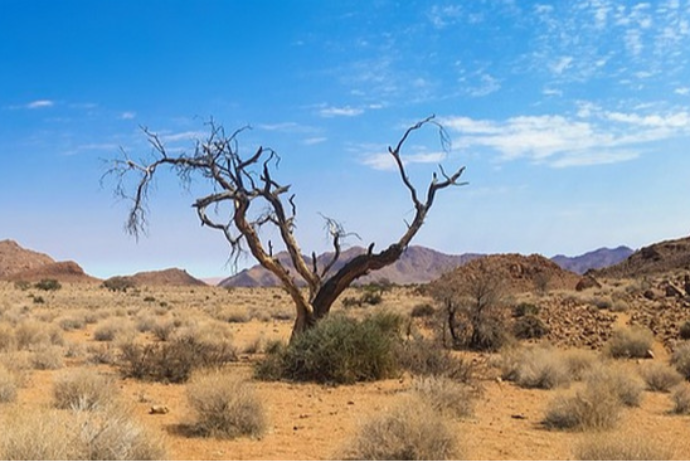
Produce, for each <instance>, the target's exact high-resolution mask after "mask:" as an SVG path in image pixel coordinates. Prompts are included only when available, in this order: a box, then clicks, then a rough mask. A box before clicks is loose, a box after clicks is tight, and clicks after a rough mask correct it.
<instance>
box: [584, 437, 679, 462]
mask: <svg viewBox="0 0 690 462" xmlns="http://www.w3.org/2000/svg"><path fill="white" fill-rule="evenodd" d="M575 458H576V459H578V460H672V459H673V453H672V452H671V451H670V450H669V449H668V448H666V447H662V446H660V445H658V444H656V443H654V442H652V441H649V439H648V438H645V437H643V436H635V437H626V438H621V437H616V438H611V437H610V436H604V435H598V434H595V435H588V436H587V437H586V438H585V439H584V440H583V441H581V442H580V444H578V446H577V448H576V449H575Z"/></svg>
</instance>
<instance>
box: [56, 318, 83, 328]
mask: <svg viewBox="0 0 690 462" xmlns="http://www.w3.org/2000/svg"><path fill="white" fill-rule="evenodd" d="M58 325H59V326H60V328H61V329H62V330H64V331H72V330H78V329H83V328H84V326H85V325H86V323H85V322H84V318H83V317H77V316H68V317H64V318H62V319H60V320H59V321H58Z"/></svg>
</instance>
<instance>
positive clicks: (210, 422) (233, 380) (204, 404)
mask: <svg viewBox="0 0 690 462" xmlns="http://www.w3.org/2000/svg"><path fill="white" fill-rule="evenodd" d="M187 400H188V401H189V404H190V406H191V407H192V409H193V410H194V415H195V420H194V423H193V424H192V429H193V431H194V432H195V433H197V434H199V435H203V436H214V437H219V438H229V439H231V438H236V437H238V436H251V437H255V438H258V437H261V436H262V435H263V434H264V433H265V432H266V413H265V411H264V407H263V404H262V402H261V401H260V400H259V398H258V397H257V396H256V394H255V392H254V388H253V386H252V385H251V383H249V382H248V381H246V380H244V379H242V378H241V377H238V376H235V375H228V374H225V373H222V372H220V371H215V372H211V373H206V374H203V375H198V376H194V377H193V379H192V381H191V382H190V383H189V385H187Z"/></svg>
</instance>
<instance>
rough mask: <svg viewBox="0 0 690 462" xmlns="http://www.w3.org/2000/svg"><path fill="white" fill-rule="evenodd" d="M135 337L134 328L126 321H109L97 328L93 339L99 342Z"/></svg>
mask: <svg viewBox="0 0 690 462" xmlns="http://www.w3.org/2000/svg"><path fill="white" fill-rule="evenodd" d="M134 335H135V330H134V326H133V325H132V324H131V323H130V322H129V321H126V320H124V319H108V320H105V321H103V322H101V323H99V324H98V325H97V326H96V329H95V330H94V331H93V338H94V340H96V341H98V342H112V341H113V340H115V339H117V340H126V339H127V338H130V337H133V336H134Z"/></svg>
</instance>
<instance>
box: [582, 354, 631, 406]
mask: <svg viewBox="0 0 690 462" xmlns="http://www.w3.org/2000/svg"><path fill="white" fill-rule="evenodd" d="M585 383H586V385H587V387H588V388H591V389H593V390H603V389H608V390H609V392H610V393H611V394H612V395H613V396H615V397H617V398H618V400H619V401H620V403H621V404H623V405H625V406H628V407H637V406H639V405H640V401H641V399H642V391H643V390H644V384H643V382H642V380H641V379H640V378H639V377H638V376H637V375H632V374H631V373H630V372H628V371H627V370H626V369H625V368H623V367H621V366H619V365H615V364H599V365H597V367H594V368H592V369H591V370H590V371H589V372H588V373H587V375H586V377H585Z"/></svg>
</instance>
